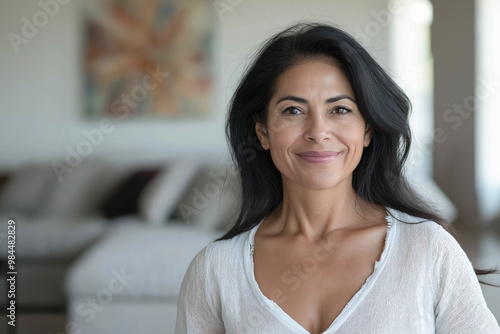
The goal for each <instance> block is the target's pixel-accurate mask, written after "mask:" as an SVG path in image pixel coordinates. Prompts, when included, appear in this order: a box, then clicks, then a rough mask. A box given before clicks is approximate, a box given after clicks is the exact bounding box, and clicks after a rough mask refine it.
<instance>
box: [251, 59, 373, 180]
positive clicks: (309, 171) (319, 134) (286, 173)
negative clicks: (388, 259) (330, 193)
mask: <svg viewBox="0 0 500 334" xmlns="http://www.w3.org/2000/svg"><path fill="white" fill-rule="evenodd" d="M267 125H268V126H267V127H266V126H265V125H264V124H261V123H258V122H257V123H256V124H255V131H256V133H257V137H258V138H259V140H260V143H261V145H262V147H263V148H264V149H266V150H270V153H271V157H272V160H273V162H274V165H275V166H276V168H277V169H278V170H279V171H280V172H281V175H282V178H283V182H286V181H287V180H290V181H292V182H297V183H299V184H301V185H302V186H304V187H307V188H312V189H327V188H331V187H333V186H335V185H337V184H339V183H341V182H343V181H347V182H349V186H350V185H351V184H352V181H351V180H352V172H353V171H354V169H355V168H356V166H357V165H358V163H359V161H360V159H361V155H362V153H363V148H364V147H366V146H368V145H369V144H370V141H371V138H372V132H371V129H370V127H369V126H366V124H365V121H364V119H363V117H362V115H361V113H360V112H359V110H358V107H357V105H356V102H355V98H354V93H353V91H352V88H351V85H350V83H349V80H348V79H347V77H346V76H345V74H344V73H343V71H342V69H341V68H340V67H339V66H338V65H336V64H335V63H333V62H331V61H324V60H311V61H307V62H304V63H301V64H298V65H295V66H292V67H290V68H288V69H287V70H286V71H285V72H283V73H282V74H281V75H280V76H279V77H278V79H277V82H276V89H275V93H274V95H273V96H272V97H271V100H270V102H269V105H268V115H267ZM308 151H333V152H338V154H337V156H336V157H333V158H332V157H330V158H326V159H324V160H326V161H322V162H317V161H316V162H314V161H312V159H309V158H304V157H303V155H300V154H301V153H304V152H308ZM333 156H335V154H333ZM317 160H320V159H317Z"/></svg>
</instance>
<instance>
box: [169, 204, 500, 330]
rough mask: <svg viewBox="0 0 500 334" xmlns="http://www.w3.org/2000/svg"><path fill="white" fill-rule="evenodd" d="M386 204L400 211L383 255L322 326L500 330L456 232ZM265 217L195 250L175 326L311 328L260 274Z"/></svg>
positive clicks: (391, 223) (390, 226) (392, 221)
mask: <svg viewBox="0 0 500 334" xmlns="http://www.w3.org/2000/svg"><path fill="white" fill-rule="evenodd" d="M386 210H387V211H388V212H389V213H390V214H392V215H393V216H394V217H395V218H397V219H395V218H393V217H392V216H391V215H388V216H387V217H386V220H387V222H388V229H387V235H386V240H385V246H384V250H383V252H382V254H381V257H380V260H379V261H378V262H375V264H374V271H373V273H372V274H371V275H370V276H369V277H368V278H367V280H366V282H365V283H364V285H363V286H362V287H361V288H360V290H359V291H358V292H357V293H356V294H355V295H354V296H353V298H352V299H351V300H350V301H349V303H348V304H347V305H346V306H345V307H344V309H343V310H342V312H341V313H340V314H339V316H338V317H337V318H336V319H335V321H334V322H333V323H332V324H331V325H330V326H329V328H328V329H327V330H326V331H325V332H324V333H371V334H381V333H388V334H389V333H390V334H393V333H419V334H422V333H446V334H449V333H464V334H466V333H467V334H470V333H482V334H494V333H500V328H499V326H498V323H497V321H496V319H495V318H494V316H493V314H492V313H491V311H490V310H489V309H488V307H487V305H486V302H485V299H484V297H483V295H482V292H481V288H480V285H479V282H478V279H477V276H476V275H475V273H474V270H473V267H472V263H471V262H470V261H469V259H468V257H467V255H466V254H465V252H464V251H463V249H462V248H461V247H460V245H459V243H458V242H457V241H456V240H455V238H453V236H452V235H451V234H449V233H448V232H447V231H446V230H444V229H443V227H441V226H440V225H438V224H437V223H435V222H432V221H424V220H423V219H420V218H416V217H413V216H409V215H407V214H404V213H402V212H399V211H397V210H394V209H390V208H386ZM400 220H402V221H405V222H408V223H403V222H401V221H400ZM261 223H262V221H261V222H260V223H259V224H258V225H257V226H255V227H254V228H253V229H251V230H249V231H246V232H244V233H241V234H239V235H237V236H235V237H233V238H232V239H230V240H222V241H214V242H211V243H210V244H208V245H207V246H206V247H204V248H203V249H202V250H201V251H200V252H199V253H198V254H197V255H196V256H195V257H194V259H193V260H192V261H191V263H190V265H189V267H188V270H187V272H186V274H185V276H184V279H183V282H182V285H181V290H180V295H179V299H178V304H177V307H178V313H177V321H176V334H183V333H190V334H191V333H205V334H206V333H228V334H229V333H235V334H236V333H237V334H243V333H259V334H262V333H274V334H285V333H304V334H307V333H308V331H306V330H305V329H304V328H303V327H302V326H300V325H299V324H298V323H297V322H296V321H294V320H293V319H292V318H291V317H290V316H288V315H287V314H286V313H285V312H284V311H283V310H282V309H281V308H280V307H279V306H278V305H277V304H276V303H275V302H274V301H272V300H271V299H268V298H267V297H265V296H264V294H262V292H261V291H260V289H259V287H258V284H257V282H256V281H255V276H254V272H253V257H252V246H253V237H254V235H255V231H256V230H257V228H258V226H260V224H261ZM325 284H328V282H325Z"/></svg>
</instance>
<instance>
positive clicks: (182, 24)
mask: <svg viewBox="0 0 500 334" xmlns="http://www.w3.org/2000/svg"><path fill="white" fill-rule="evenodd" d="M83 6H84V9H83V10H84V13H85V16H84V17H85V33H86V40H85V47H84V50H83V51H84V66H83V68H84V72H85V104H86V106H85V107H86V118H87V119H89V120H91V119H94V120H95V119H99V118H103V117H119V118H120V119H126V118H129V119H134V118H138V117H140V118H146V117H148V118H151V117H157V118H158V117H160V118H161V117H168V118H175V117H177V118H193V117H195V118H200V117H207V116H211V114H212V103H211V100H212V98H211V95H212V86H213V38H214V25H215V19H214V15H215V14H214V10H213V8H211V6H210V2H209V1H206V0H182V1H181V0H177V1H174V0H86V1H84V5H83Z"/></svg>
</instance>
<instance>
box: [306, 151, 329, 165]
mask: <svg viewBox="0 0 500 334" xmlns="http://www.w3.org/2000/svg"><path fill="white" fill-rule="evenodd" d="M338 155H339V152H330V151H329V152H304V153H299V154H298V156H299V157H301V158H302V159H303V160H305V161H307V162H310V163H326V162H330V161H332V160H334V159H336V158H337V156H338Z"/></svg>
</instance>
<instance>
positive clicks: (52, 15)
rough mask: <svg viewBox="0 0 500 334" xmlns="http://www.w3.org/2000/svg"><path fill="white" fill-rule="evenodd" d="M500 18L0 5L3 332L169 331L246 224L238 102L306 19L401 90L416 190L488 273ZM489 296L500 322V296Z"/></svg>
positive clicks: (497, 254) (499, 253)
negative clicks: (233, 128) (233, 138)
mask: <svg viewBox="0 0 500 334" xmlns="http://www.w3.org/2000/svg"><path fill="white" fill-rule="evenodd" d="M499 15H500V2H498V1H497V0H464V1H453V0H439V1H437V0H436V1H430V0H390V1H389V0H371V1H364V0H352V1H338V0H314V1H298V0H270V1H269V0H268V1H263V0H182V1H181V0H100V1H98V0H39V1H34V0H31V1H29V0H17V1H2V2H1V3H0V32H1V34H2V36H3V37H2V39H1V40H0V88H1V90H0V115H1V121H0V219H1V226H2V229H1V230H0V257H1V258H0V264H1V267H2V268H1V281H0V304H1V310H2V312H1V317H2V319H3V320H2V322H1V323H0V333H17V334H36V333H45V334H48V333H54V334H56V333H58V334H59V333H68V334H69V333H71V334H77V333H81V334H85V333H89V334H90V333H92V334H99V333H102V334H108V333H110V334H111V333H113V334H115V333H116V334H118V333H120V334H123V333H173V332H174V328H175V316H176V302H177V295H178V290H179V288H180V284H181V282H182V278H183V276H184V273H185V271H186V269H187V266H188V265H189V263H190V261H191V260H192V258H193V257H194V255H195V254H196V253H197V252H198V251H199V250H201V249H202V248H203V247H204V246H205V245H206V244H208V243H209V242H210V241H212V240H214V239H215V238H217V237H219V236H221V235H222V234H223V233H224V231H226V230H228V228H229V226H230V224H231V222H232V220H233V219H234V218H235V215H236V214H237V212H238V205H239V197H238V189H239V188H238V187H239V185H238V180H237V177H236V170H235V168H234V166H233V164H232V161H231V158H230V156H229V151H228V146H227V142H226V137H225V129H224V121H225V117H226V113H227V107H228V104H229V101H230V98H231V95H232V93H233V92H234V90H235V88H236V85H237V84H238V81H239V80H240V78H241V75H242V73H243V71H244V69H245V67H246V66H247V64H248V62H249V61H250V60H251V59H252V56H253V55H254V53H255V52H256V51H257V48H258V47H259V46H260V45H261V43H262V42H263V41H264V40H265V39H266V38H268V37H270V36H271V35H272V34H274V33H276V32H278V31H279V30H281V29H283V28H284V27H286V26H289V25H291V24H292V23H295V22H299V21H308V20H310V21H318V22H324V23H330V24H334V25H336V26H338V27H340V28H342V29H345V30H346V31H347V32H349V33H351V34H352V35H353V36H354V37H355V38H356V39H357V40H358V41H359V42H360V43H361V44H362V45H363V46H364V47H365V48H366V49H367V50H368V51H369V52H370V53H371V54H372V55H373V57H374V58H375V59H376V60H377V61H378V62H379V63H380V64H381V65H382V66H383V67H384V69H386V70H387V71H388V73H389V74H390V75H391V76H392V77H393V78H394V79H395V80H396V82H398V84H400V85H401V87H403V89H404V90H405V92H406V93H407V94H408V96H409V97H410V99H411V101H412V104H413V111H412V118H411V126H412V130H413V134H414V141H413V149H412V154H411V156H410V158H409V160H408V163H407V169H406V175H407V177H408V179H409V180H410V182H411V183H412V184H413V185H414V186H415V187H416V189H417V190H418V191H419V192H420V193H421V194H422V196H424V197H425V198H427V199H428V201H429V202H431V203H433V204H434V205H435V206H436V208H437V210H439V213H440V214H442V215H443V216H444V217H446V218H447V219H449V220H450V221H452V222H453V224H454V226H455V228H456V229H457V231H458V233H459V238H458V241H459V243H460V244H461V245H462V247H463V248H464V250H465V251H466V253H467V256H468V257H469V259H470V260H471V262H472V264H473V265H474V266H475V267H476V268H493V267H496V266H500V135H499V132H498V131H497V127H498V126H499V125H500V112H499V108H500V63H499V62H498V59H500V46H499V43H500V21H499V20H498V16H499ZM254 144H255V143H252V142H251V138H249V140H248V143H245V145H244V146H243V147H242V149H246V150H249V151H251V150H255V149H256V148H255V146H252V145H254ZM8 226H15V253H13V252H12V249H13V247H12V242H11V243H9V240H12V238H11V239H9V238H8V236H9V235H12V233H13V232H12V231H14V230H13V229H12V227H11V228H10V229H9V228H8ZM9 231H10V232H9ZM9 233H10V234H9ZM9 246H11V247H10V248H9ZM9 250H10V251H11V252H10V253H9ZM12 254H14V255H15V263H12V262H11V263H10V264H9V262H8V259H9V257H8V256H9V255H12ZM12 258H13V257H11V259H12ZM10 265H13V267H10ZM12 271H15V272H17V274H13V275H14V276H15V284H11V283H13V280H11V281H7V277H11V275H10V274H9V275H8V276H7V274H6V273H7V272H12ZM499 276H500V275H490V276H489V277H485V276H479V278H480V279H481V280H484V281H487V282H490V283H495V284H500V277H499ZM7 283H8V284H7ZM481 288H482V289H483V293H484V295H485V297H486V300H487V303H488V306H489V307H490V309H491V310H492V312H493V313H494V315H495V316H496V318H497V320H500V288H493V287H489V286H487V285H483V284H482V285H481ZM12 289H14V290H15V299H14V298H12V297H9V290H10V291H12ZM11 300H15V312H14V313H13V312H12V311H11V310H8V309H7V307H8V305H10V303H11ZM13 314H15V323H16V326H15V327H13V326H9V325H8V324H7V322H8V321H12V319H13V317H12V315H13ZM9 315H10V316H11V317H9Z"/></svg>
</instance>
